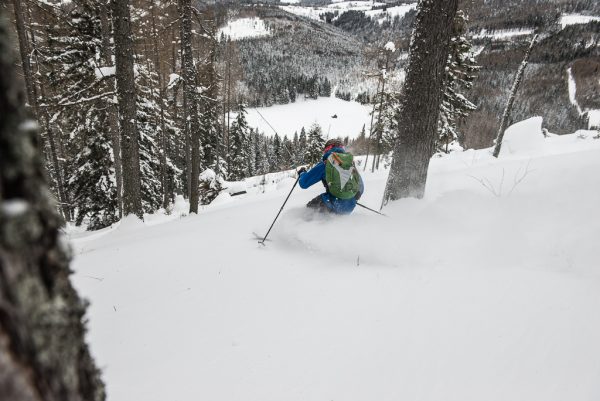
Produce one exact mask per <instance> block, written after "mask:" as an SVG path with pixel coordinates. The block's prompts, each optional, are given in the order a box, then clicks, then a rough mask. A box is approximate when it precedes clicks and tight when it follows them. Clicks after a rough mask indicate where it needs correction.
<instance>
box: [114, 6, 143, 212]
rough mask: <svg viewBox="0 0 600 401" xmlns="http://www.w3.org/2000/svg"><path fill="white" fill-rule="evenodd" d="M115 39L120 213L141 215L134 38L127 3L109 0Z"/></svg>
mask: <svg viewBox="0 0 600 401" xmlns="http://www.w3.org/2000/svg"><path fill="white" fill-rule="evenodd" d="M111 5H112V12H113V28H114V39H115V64H116V76H117V99H118V102H119V127H120V130H121V155H122V160H121V161H122V168H123V214H124V215H125V216H127V215H128V214H135V215H136V216H138V217H139V218H143V215H142V195H141V183H140V150H139V138H138V131H137V126H136V123H135V121H136V116H135V114H136V94H135V76H134V73H133V38H132V36H131V35H132V34H131V17H130V12H129V0H112V2H111Z"/></svg>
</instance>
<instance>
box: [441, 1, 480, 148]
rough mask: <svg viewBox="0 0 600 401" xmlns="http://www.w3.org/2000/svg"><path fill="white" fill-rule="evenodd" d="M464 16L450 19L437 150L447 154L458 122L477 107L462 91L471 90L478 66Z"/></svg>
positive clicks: (456, 135) (459, 14)
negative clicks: (448, 50)
mask: <svg viewBox="0 0 600 401" xmlns="http://www.w3.org/2000/svg"><path fill="white" fill-rule="evenodd" d="M467 22H468V19H467V16H466V15H465V13H464V12H463V11H461V10H459V11H458V12H457V13H456V17H455V18H454V26H453V36H452V38H451V39H450V54H449V55H448V62H447V66H446V75H445V77H444V94H443V99H442V104H441V106H440V117H439V120H438V140H437V148H438V150H439V151H443V152H446V153H448V151H449V150H450V147H449V146H450V144H451V143H452V142H457V144H458V142H462V139H461V136H460V133H459V132H458V127H457V126H458V123H459V121H460V119H461V118H465V117H467V116H468V115H469V113H470V112H471V111H473V110H475V109H476V108H477V106H475V104H473V103H472V102H471V101H470V100H468V99H467V98H466V97H465V96H464V93H465V92H466V91H468V90H469V89H471V87H472V86H473V80H474V79H475V77H476V72H477V71H478V70H479V66H478V65H477V63H476V62H475V58H474V56H473V50H472V45H471V42H470V41H469V40H468V39H467V37H466V34H467Z"/></svg>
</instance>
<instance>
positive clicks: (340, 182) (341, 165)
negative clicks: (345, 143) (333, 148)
mask: <svg viewBox="0 0 600 401" xmlns="http://www.w3.org/2000/svg"><path fill="white" fill-rule="evenodd" d="M325 181H326V183H327V189H328V190H329V193H330V194H331V195H333V196H335V197H336V198H339V199H352V198H354V197H355V196H356V194H357V193H358V191H359V189H360V174H359V173H358V170H357V169H356V167H355V166H354V156H353V155H352V153H336V152H332V153H331V154H330V155H329V157H327V160H325Z"/></svg>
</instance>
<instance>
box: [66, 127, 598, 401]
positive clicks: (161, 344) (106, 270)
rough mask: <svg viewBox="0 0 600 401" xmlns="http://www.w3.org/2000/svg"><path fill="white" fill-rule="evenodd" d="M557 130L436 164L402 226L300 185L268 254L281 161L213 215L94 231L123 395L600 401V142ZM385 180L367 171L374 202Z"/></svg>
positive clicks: (87, 272)
mask: <svg viewBox="0 0 600 401" xmlns="http://www.w3.org/2000/svg"><path fill="white" fill-rule="evenodd" d="M541 123H542V121H541V119H540V118H537V119H531V120H528V121H525V122H522V123H519V124H517V125H515V126H512V127H510V128H509V130H507V133H506V136H505V148H503V151H502V153H501V155H500V158H499V159H495V158H493V157H491V155H490V150H489V149H486V150H479V151H472V150H471V151H466V152H461V153H454V154H450V155H448V156H444V157H441V158H437V157H436V158H434V159H433V160H432V163H431V166H430V177H429V180H428V184H427V196H426V198H425V199H423V200H415V199H405V200H402V201H398V202H395V203H393V204H391V205H390V206H388V207H387V208H386V209H385V212H386V214H388V215H389V216H390V218H384V217H381V216H377V215H374V214H372V213H371V212H368V211H366V210H362V209H357V210H356V211H355V213H354V214H353V215H350V216H343V217H334V216H321V215H315V214H312V213H310V212H309V211H307V210H306V209H305V208H304V204H305V203H306V202H307V201H308V200H310V199H311V198H313V197H314V196H316V195H317V194H318V193H320V192H321V188H319V187H318V186H315V187H313V188H311V189H309V190H300V189H296V192H295V193H294V194H293V195H292V196H291V198H290V201H289V204H288V205H287V206H286V209H285V210H284V212H283V213H282V215H281V216H280V219H279V221H278V222H277V224H276V225H275V227H274V229H273V231H272V233H271V235H270V238H271V239H272V241H269V242H268V243H267V245H266V246H261V245H259V244H258V243H257V240H256V238H255V237H254V235H253V234H252V233H253V232H256V233H258V234H261V235H262V234H263V233H265V232H266V230H267V229H268V227H269V225H270V223H271V221H272V219H273V218H274V217H275V215H276V213H277V211H278V210H279V207H280V206H281V203H282V202H283V200H284V199H285V197H286V195H287V193H288V192H289V190H290V189H291V186H292V185H293V182H294V179H293V178H291V177H289V176H288V175H289V173H281V174H276V175H269V176H268V177H266V178H267V179H266V181H267V183H266V185H263V186H256V187H255V186H252V187H251V188H252V193H249V194H247V195H242V196H238V197H233V198H232V197H230V198H227V200H226V201H224V202H223V203H221V204H218V205H214V206H213V205H209V206H208V207H206V208H204V209H203V210H202V211H201V213H200V214H199V215H198V216H185V217H179V216H178V215H172V216H163V217H160V216H156V217H155V220H154V221H153V222H152V224H153V225H151V226H148V225H147V224H143V223H141V222H139V221H136V220H135V219H133V220H131V219H127V220H125V221H123V222H121V224H120V225H119V226H117V227H114V228H112V229H109V230H106V232H104V233H102V234H101V235H99V234H97V233H91V234H88V235H89V238H87V236H86V234H82V233H77V234H76V235H74V236H73V237H72V238H73V246H74V252H75V259H74V263H73V268H74V270H75V275H74V281H75V285H76V287H77V289H78V290H79V291H80V292H81V293H82V294H83V295H84V296H85V297H87V298H88V299H89V300H90V301H91V306H90V309H89V318H90V324H89V326H90V332H89V335H88V339H89V341H90V343H91V347H92V351H93V354H94V356H95V357H96V358H97V361H98V362H99V364H100V366H101V368H102V369H103V371H104V378H105V380H106V382H107V386H108V387H107V389H108V401H131V400H145V401H164V400H182V401H185V400H199V399H208V400H214V401H237V400H239V401H242V400H243V401H253V400H256V401H259V400H260V401H281V400H286V401H296V400H298V401H300V400H303V401H306V400H315V401H316V400H344V401H369V400H378V401H386V400H415V399H419V400H432V401H433V400H444V401H446V400H456V401H469V400H473V401H480V400H486V401H495V400H498V401H500V400H528V401H532V400H533V401H535V400H539V401H553V400H556V401H564V400H590V401H591V400H596V399H598V398H599V397H600V388H599V387H598V381H597V379H598V376H599V375H600V364H599V363H598V361H599V360H600V343H599V342H598V338H600V318H599V317H598V313H597V312H598V310H599V309H600V271H599V270H598V256H599V254H598V251H597V242H598V239H599V238H600V212H599V211H598V204H599V202H600V185H598V182H599V180H598V171H599V169H600V140H596V139H593V136H592V135H593V132H591V131H581V132H578V133H575V134H572V135H565V136H551V137H549V138H546V139H544V138H543V137H541ZM361 171H362V167H361ZM386 173H387V172H386V171H379V172H375V173H370V172H366V173H364V180H365V183H366V193H365V195H364V197H363V198H362V199H361V202H362V203H364V204H365V205H367V206H371V207H375V208H376V207H377V205H378V204H379V202H380V196H381V192H382V191H383V186H384V182H385V177H386ZM261 180H262V178H261V177H256V178H254V179H251V180H248V181H247V182H246V184H247V185H249V186H250V185H254V184H256V183H257V182H259V181H261ZM519 180H520V181H519ZM517 181H518V183H516V182H517ZM482 183H486V185H489V186H490V187H489V188H492V189H493V191H492V190H490V189H489V188H488V189H486V187H485V186H484V185H483V184H482ZM263 189H264V193H263V192H262V190H263ZM492 192H496V193H497V195H498V196H496V195H494V194H493V193H492ZM177 208H178V210H179V211H180V212H181V211H183V210H184V209H185V206H184V205H178V206H177ZM161 219H163V221H162V222H161ZM167 220H170V221H167Z"/></svg>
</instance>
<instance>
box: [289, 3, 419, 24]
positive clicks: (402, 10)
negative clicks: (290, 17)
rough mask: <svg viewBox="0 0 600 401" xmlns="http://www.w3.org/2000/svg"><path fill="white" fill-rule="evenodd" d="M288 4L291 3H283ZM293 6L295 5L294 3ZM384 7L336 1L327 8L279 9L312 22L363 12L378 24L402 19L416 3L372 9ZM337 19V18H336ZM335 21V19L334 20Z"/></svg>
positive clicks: (374, 4)
mask: <svg viewBox="0 0 600 401" xmlns="http://www.w3.org/2000/svg"><path fill="white" fill-rule="evenodd" d="M283 3H289V4H292V3H291V2H283ZM294 4H295V3H294ZM383 5H385V3H378V2H372V1H338V2H333V3H332V4H329V5H327V6H321V7H316V6H315V7H309V6H300V5H285V6H280V8H281V9H283V10H285V11H287V12H289V13H292V14H296V15H300V16H302V17H307V18H311V19H314V20H319V21H321V19H320V16H321V15H322V14H325V13H335V12H337V13H338V16H339V15H341V14H342V13H344V12H345V11H350V10H352V11H363V12H364V13H365V14H366V15H367V16H369V17H371V18H373V19H376V20H377V21H378V22H379V23H380V24H381V23H382V22H383V21H384V20H385V19H386V18H392V19H393V18H394V17H396V16H399V17H400V18H402V17H404V15H405V14H406V13H407V12H409V11H410V10H412V9H414V8H415V7H416V3H412V4H403V5H400V6H393V7H388V8H387V9H386V10H385V11H384V10H383V9H375V10H373V7H374V6H376V7H381V6H383ZM336 18H337V17H336ZM334 19H335V18H334Z"/></svg>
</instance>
